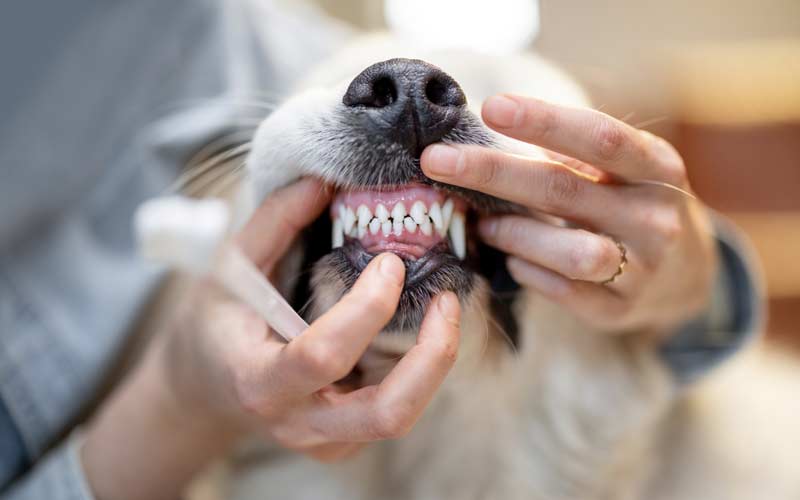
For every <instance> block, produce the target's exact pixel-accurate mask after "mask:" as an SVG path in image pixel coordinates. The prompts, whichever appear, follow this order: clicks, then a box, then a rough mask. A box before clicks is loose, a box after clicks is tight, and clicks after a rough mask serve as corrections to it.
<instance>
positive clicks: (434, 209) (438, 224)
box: [428, 202, 447, 236]
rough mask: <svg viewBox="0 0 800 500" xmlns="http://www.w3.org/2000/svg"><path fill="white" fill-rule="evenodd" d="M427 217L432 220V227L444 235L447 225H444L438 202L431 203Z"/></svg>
mask: <svg viewBox="0 0 800 500" xmlns="http://www.w3.org/2000/svg"><path fill="white" fill-rule="evenodd" d="M428 217H430V218H431V221H433V228H434V229H436V231H437V232H438V233H439V234H441V235H442V236H444V233H445V231H446V230H447V226H445V225H444V217H443V216H442V209H441V207H439V203H437V202H434V203H433V205H431V208H430V209H429V210H428Z"/></svg>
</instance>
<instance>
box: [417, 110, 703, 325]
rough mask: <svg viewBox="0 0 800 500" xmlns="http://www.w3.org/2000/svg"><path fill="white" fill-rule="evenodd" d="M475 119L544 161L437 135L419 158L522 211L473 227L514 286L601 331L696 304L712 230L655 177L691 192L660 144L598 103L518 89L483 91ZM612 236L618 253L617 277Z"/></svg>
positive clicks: (447, 177) (658, 320)
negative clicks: (572, 102) (593, 106)
mask: <svg viewBox="0 0 800 500" xmlns="http://www.w3.org/2000/svg"><path fill="white" fill-rule="evenodd" d="M482 116H483V119H484V121H485V122H486V124H487V125H488V126H489V127H491V128H493V129H494V130H496V131H498V132H500V133H502V134H505V135H507V136H510V137H512V138H515V139H518V140H521V141H525V142H527V143H530V144H534V145H537V146H539V147H541V148H544V153H545V154H546V156H547V157H548V158H549V159H548V160H539V159H533V158H526V157H521V156H518V155H511V154H507V153H504V152H501V151H498V150H493V149H488V148H483V147H479V146H467V145H458V146H455V145H451V146H446V145H442V144H435V145H432V146H429V147H428V148H427V149H426V150H425V151H424V152H423V155H422V158H421V165H422V168H423V171H424V172H425V174H426V175H427V176H428V177H430V178H432V179H435V180H438V181H442V182H447V183H450V184H454V185H458V186H462V187H465V188H470V189H475V190H479V191H483V192H486V193H488V194H492V195H495V196H497V197H499V198H504V199H507V200H510V201H514V202H516V203H519V204H520V205H522V206H523V207H525V208H527V209H528V210H530V214H531V216H524V215H502V216H494V217H485V218H483V219H482V220H481V221H480V224H479V231H480V235H481V237H482V238H483V239H484V240H485V241H486V242H487V243H488V244H490V245H493V246H495V247H497V248H499V249H500V250H502V251H504V252H506V253H508V254H509V258H508V269H509V272H510V273H511V274H512V276H513V277H514V278H515V279H516V280H517V281H518V282H519V283H521V284H522V285H525V286H528V287H530V288H532V289H534V290H536V291H538V292H539V293H541V294H542V295H544V296H546V297H548V298H550V299H551V300H553V301H555V302H558V303H560V304H562V305H563V306H564V307H566V308H567V309H569V310H570V311H571V312H573V313H574V314H575V315H577V316H578V317H579V318H581V319H583V320H584V321H585V322H587V323H589V324H591V325H592V326H594V327H597V328H599V329H603V330H608V331H617V332H619V331H629V330H632V329H645V330H649V331H653V332H655V333H656V334H659V335H664V334H666V333H668V332H670V331H672V330H673V329H674V328H675V327H676V326H677V325H678V324H679V323H680V322H682V321H685V320H687V319H689V318H690V317H692V316H693V315H695V314H697V313H699V312H700V310H701V309H702V308H703V307H704V305H705V304H706V301H707V298H708V296H709V292H710V287H711V282H712V276H713V273H714V271H715V263H716V253H715V252H714V244H713V237H712V233H711V230H710V224H709V219H708V214H707V213H706V211H705V210H704V209H703V207H702V206H701V205H700V204H699V203H698V202H696V200H694V199H692V198H690V197H688V196H686V195H685V194H683V193H680V192H679V191H678V190H675V189H671V188H668V187H665V186H663V185H661V186H658V185H654V183H653V182H652V181H655V182H656V183H666V184H670V185H672V186H675V187H677V188H680V189H681V190H684V191H688V190H689V189H690V188H689V184H688V181H687V177H686V170H685V167H684V164H683V161H682V159H681V157H680V155H679V154H678V153H677V152H676V151H675V149H674V148H673V147H672V146H671V145H670V144H669V143H668V142H666V141H665V140H663V139H661V138H659V137H656V136H654V135H652V134H650V133H648V132H645V131H642V130H638V129H635V128H633V127H631V126H629V125H627V124H625V123H623V122H621V121H619V120H616V119H614V118H612V117H610V116H608V115H606V114H603V113H600V112H598V111H594V110H589V109H576V108H568V107H562V106H557V105H554V104H550V103H546V102H543V101H539V100H536V99H531V98H526V97H519V96H510V95H509V96H495V97H492V98H490V99H488V100H487V101H486V102H485V103H484V106H483V111H482ZM536 214H548V215H551V216H555V217H557V218H559V219H563V220H566V221H568V222H570V223H572V224H571V225H569V226H566V227H565V226H563V225H559V224H552V223H549V222H547V221H546V220H547V219H546V218H543V217H537V216H536ZM616 242H619V243H620V244H621V245H622V246H623V247H624V249H625V254H626V255H625V258H626V259H627V264H626V265H625V267H624V269H623V270H622V273H621V274H619V268H620V265H621V263H622V252H621V249H620V248H619V247H618V246H617V244H616ZM615 275H617V276H616V279H615V280H614V281H613V282H611V283H605V284H604V283H603V282H606V281H608V280H609V279H610V278H611V277H613V276H615Z"/></svg>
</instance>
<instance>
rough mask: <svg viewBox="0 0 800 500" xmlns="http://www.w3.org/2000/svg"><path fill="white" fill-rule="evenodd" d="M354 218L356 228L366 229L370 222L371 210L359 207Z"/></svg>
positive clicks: (364, 206) (363, 206)
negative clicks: (356, 224) (356, 223)
mask: <svg viewBox="0 0 800 500" xmlns="http://www.w3.org/2000/svg"><path fill="white" fill-rule="evenodd" d="M356 217H357V219H358V227H367V226H368V225H369V221H371V220H372V210H370V209H369V207H367V206H366V205H361V206H359V207H358V210H356Z"/></svg>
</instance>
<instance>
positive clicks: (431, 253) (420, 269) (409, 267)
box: [334, 239, 463, 288]
mask: <svg viewBox="0 0 800 500" xmlns="http://www.w3.org/2000/svg"><path fill="white" fill-rule="evenodd" d="M334 251H341V252H344V255H345V257H346V258H347V260H348V261H349V262H350V264H351V265H352V266H353V268H354V269H355V270H356V271H357V272H358V273H359V274H361V272H362V271H363V270H364V268H366V267H367V265H368V264H369V262H370V261H371V260H372V259H373V258H374V257H375V256H376V254H374V253H370V252H368V251H367V250H366V249H365V248H364V247H363V246H362V245H361V242H360V241H358V240H357V239H349V240H348V241H346V242H345V244H344V245H343V246H342V247H340V248H337V249H335V250H334ZM394 253H396V254H397V252H394ZM399 256H400V257H401V258H403V255H399ZM453 260H457V259H456V257H455V256H454V255H453V254H452V253H451V252H450V249H449V246H448V245H447V243H446V242H444V241H443V242H441V243H439V244H437V245H436V246H434V247H433V248H430V249H428V251H426V252H425V254H424V255H422V256H421V257H418V258H414V259H407V258H403V262H404V264H405V267H406V277H405V288H411V287H413V286H415V285H416V284H418V283H420V282H421V281H423V280H424V279H425V278H427V277H428V276H430V275H431V274H433V273H434V272H435V271H436V270H437V269H439V268H440V267H441V266H442V265H444V263H445V262H447V261H453ZM462 267H463V266H462Z"/></svg>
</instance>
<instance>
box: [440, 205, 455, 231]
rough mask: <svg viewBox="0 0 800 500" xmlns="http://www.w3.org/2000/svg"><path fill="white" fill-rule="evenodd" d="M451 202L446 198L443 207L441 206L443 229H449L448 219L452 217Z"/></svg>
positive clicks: (452, 206)
mask: <svg viewBox="0 0 800 500" xmlns="http://www.w3.org/2000/svg"><path fill="white" fill-rule="evenodd" d="M453 208H454V205H453V200H451V199H450V198H448V199H447V200H446V201H445V202H444V205H442V225H443V226H444V227H445V228H448V227H450V218H451V217H452V216H453Z"/></svg>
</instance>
